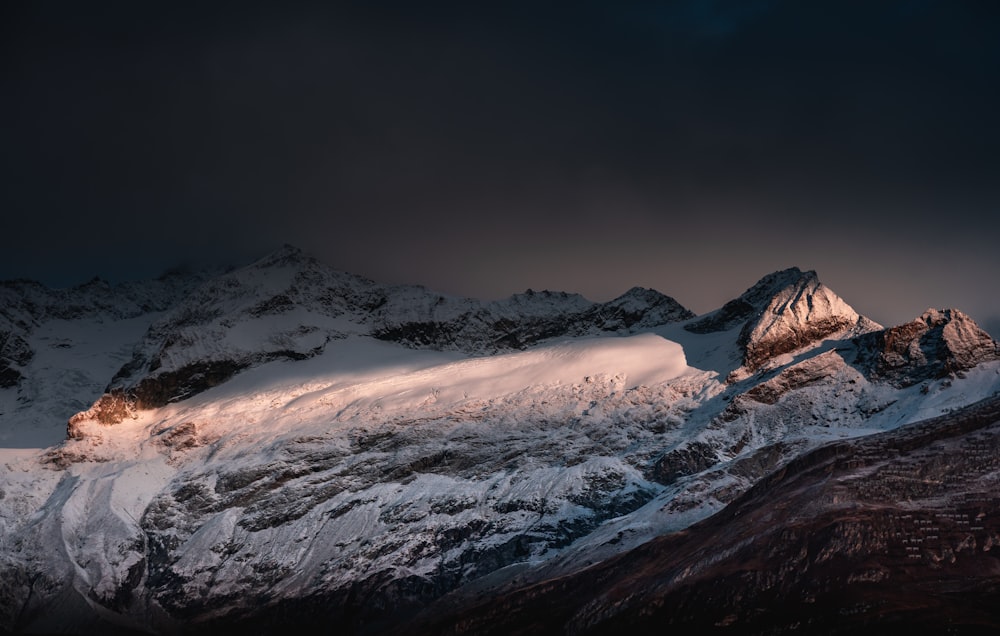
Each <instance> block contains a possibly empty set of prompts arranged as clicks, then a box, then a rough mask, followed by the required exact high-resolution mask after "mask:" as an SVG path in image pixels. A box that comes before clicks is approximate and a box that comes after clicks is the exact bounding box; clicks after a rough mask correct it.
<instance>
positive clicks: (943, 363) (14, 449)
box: [0, 247, 1000, 633]
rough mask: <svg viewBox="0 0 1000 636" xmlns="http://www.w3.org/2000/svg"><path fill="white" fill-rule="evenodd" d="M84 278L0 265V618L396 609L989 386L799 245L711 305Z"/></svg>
mask: <svg viewBox="0 0 1000 636" xmlns="http://www.w3.org/2000/svg"><path fill="white" fill-rule="evenodd" d="M89 286H92V287H94V289H92V290H88V286H82V287H80V288H75V289H74V290H69V291H53V290H46V289H44V288H42V287H40V286H38V285H33V284H29V283H12V284H7V286H6V287H4V288H3V293H4V294H6V296H5V297H4V305H3V308H4V311H3V313H2V315H0V318H2V320H3V321H4V322H3V323H2V324H3V325H4V329H5V331H4V332H3V333H4V334H6V335H4V336H3V338H4V340H3V345H2V348H0V354H2V356H3V357H2V362H3V365H5V366H2V367H0V378H2V379H4V388H0V400H2V402H0V404H2V405H3V411H2V415H0V426H2V427H3V432H2V433H0V435H2V436H3V437H0V441H6V446H0V462H2V464H0V470H2V471H3V472H2V479H3V481H2V482H0V489H2V490H0V524H2V525H0V572H2V575H0V581H2V582H0V628H3V629H7V630H10V631H20V630H27V631H35V632H50V633H69V632H77V633H79V632H83V633H94V632H103V631H107V630H109V629H116V630H125V631H128V630H132V631H136V632H157V633H177V632H200V631H206V632H208V631H211V632H216V631H219V630H224V629H226V628H230V627H232V628H234V629H241V630H244V631H245V630H247V629H250V630H251V631H253V630H256V631H258V632H260V631H263V632H269V631H277V630H278V629H280V628H281V627H282V626H283V625H288V624H290V623H289V621H291V620H292V617H294V621H292V622H293V623H294V624H295V625H297V626H299V627H301V628H302V629H304V630H309V629H320V628H321V627H322V626H324V625H329V624H330V623H329V622H330V621H337V623H336V624H338V625H340V626H342V627H343V628H344V629H345V630H348V631H354V632H378V631H380V630H382V629H386V628H390V627H399V626H401V625H405V624H406V623H407V621H409V620H410V618H411V617H414V616H416V615H417V613H418V612H419V611H420V610H421V609H422V608H424V607H425V606H426V605H427V604H428V603H431V602H434V601H436V600H438V599H448V598H457V599H459V600H458V601H456V602H457V603H459V604H461V603H462V602H464V601H463V600H462V599H467V598H471V597H474V596H476V595H479V596H483V595H485V596H487V597H489V596H490V595H492V594H494V593H497V591H498V590H509V589H511V587H512V586H517V585H519V584H526V583H530V582H533V581H543V580H547V579H550V578H552V577H557V576H562V575H567V574H570V573H572V572H575V571H577V570H579V569H580V568H582V567H586V566H587V565H589V564H592V563H596V562H600V561H603V560H606V559H609V558H612V557H615V556H616V555H620V554H624V553H627V552H628V551H630V550H632V549H634V548H636V547H637V546H640V545H643V544H645V543H646V542H648V541H650V540H652V539H654V538H655V537H658V536H661V535H664V534H669V533H671V532H675V531H678V530H682V529H684V528H687V527H689V526H691V524H694V523H697V522H700V521H701V520H703V519H705V518H706V517H709V516H710V515H712V514H713V513H715V512H717V511H719V510H721V509H722V508H724V507H725V506H726V505H727V504H729V503H730V502H733V501H734V500H736V499H737V498H738V497H740V496H741V495H742V494H743V493H746V492H747V491H748V490H750V489H751V488H753V487H754V485H755V484H758V483H761V480H762V479H764V478H765V477H767V476H768V475H769V474H770V473H771V472H772V471H774V470H775V469H778V468H780V467H781V466H785V465H787V464H788V463H789V462H790V461H793V460H794V459H795V458H798V457H802V456H804V454H805V453H808V452H810V451H812V450H813V449H816V448H817V447H820V446H822V445H824V444H827V443H834V442H838V441H841V440H844V439H853V438H860V437H863V436H866V435H869V434H871V433H877V432H880V431H887V430H894V429H897V428H899V427H902V426H905V425H907V424H910V423H913V422H916V421H919V420H922V419H925V418H928V417H932V416H935V415H939V414H941V413H942V412H943V411H948V410H951V409H955V408H960V407H964V406H966V405H968V404H971V403H973V402H975V401H976V400H979V399H981V398H982V397H985V396H988V395H991V394H992V393H993V392H995V391H997V390H998V389H1000V350H998V348H997V345H996V343H995V342H994V341H993V340H992V339H991V338H990V337H989V336H988V335H987V334H985V333H984V332H982V331H981V330H980V329H978V327H976V326H975V324H974V323H973V322H972V321H971V319H969V318H968V317H967V316H965V315H964V314H961V312H958V311H956V310H946V311H933V310H932V311H929V312H928V313H927V314H925V315H924V316H922V317H921V318H920V319H919V320H918V321H915V322H914V323H910V324H908V325H903V326H900V327H894V328H891V329H883V328H882V327H881V326H879V325H877V324H875V323H873V322H872V321H870V320H868V319H867V318H864V317H863V316H860V315H858V314H857V313H856V312H855V311H854V310H853V309H851V307H850V306H849V305H847V303H846V302H844V301H843V300H842V299H840V298H839V297H838V296H837V295H836V294H834V293H833V292H832V291H831V290H830V289H828V288H827V287H825V286H824V285H822V284H821V283H820V282H819V281H818V279H817V277H816V275H815V273H814V272H801V271H799V270H798V269H795V268H792V269H789V270H785V271H782V272H777V273H775V274H771V275H769V276H767V277H765V278H764V279H762V280H761V281H760V282H759V283H757V284H756V285H754V286H752V287H751V288H750V289H748V290H747V292H746V293H744V294H743V295H742V296H740V298H738V299H735V300H733V301H731V302H729V303H727V304H726V305H725V306H723V307H722V308H721V309H719V310H717V311H715V312H712V313H710V314H707V315H705V316H701V317H695V316H694V315H692V314H691V312H689V311H688V310H686V309H684V308H683V307H682V306H681V305H679V304H678V303H677V302H676V301H674V300H673V299H671V298H669V297H667V296H664V295H662V294H659V293H658V292H655V291H653V290H645V289H639V288H635V289H632V290H630V291H628V292H626V293H625V294H624V295H622V296H621V297H619V298H617V299H615V300H612V301H610V302H607V303H592V302H590V301H587V300H586V299H584V298H582V297H580V296H578V295H572V294H564V293H553V292H531V291H530V290H529V291H528V292H526V293H524V294H518V295H515V296H512V297H511V298H508V299H505V300H501V301H490V302H485V301H478V300H473V299H463V298H454V297H449V296H444V295H441V294H437V293H434V292H431V291H429V290H426V289H424V288H422V287H416V286H386V285H380V284H377V283H374V282H372V281H369V280H366V279H364V278H361V277H358V276H354V275H350V274H345V273H343V272H338V271H335V270H333V269H331V268H329V267H328V266H326V265H324V264H322V263H320V262H318V261H316V260H315V259H313V258H311V257H309V256H307V255H305V254H303V253H302V252H300V251H299V250H296V249H294V248H289V247H286V248H283V249H281V250H279V251H278V252H275V253H273V254H271V255H269V256H267V257H265V258H264V259H261V260H260V261H258V262H256V263H253V264H251V265H248V266H246V267H243V268H239V269H235V270H232V271H229V272H226V273H222V274H217V275H212V276H209V275H179V274H177V275H174V276H172V277H168V278H167V279H162V280H160V281H153V282H150V283H146V284H140V283H136V284H132V285H130V286H120V287H114V288H113V287H110V286H108V285H106V284H100V283H95V284H89ZM8 345H9V346H8ZM65 378H69V381H66V380H65ZM67 421H68V428H67ZM25 431H27V432H25ZM439 602H444V601H439ZM435 607H437V606H435Z"/></svg>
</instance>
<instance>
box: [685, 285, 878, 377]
mask: <svg viewBox="0 0 1000 636" xmlns="http://www.w3.org/2000/svg"><path fill="white" fill-rule="evenodd" d="M736 328H739V330H740V332H739V338H738V342H739V345H740V347H741V349H742V354H743V355H742V363H743V367H744V369H745V371H749V372H752V371H756V370H758V369H759V368H760V367H762V366H763V365H764V364H765V363H766V362H768V361H771V360H773V359H775V358H776V357H778V356H781V355H782V354H787V353H790V352H793V351H795V350H797V349H801V348H803V347H807V346H809V345H812V344H815V343H817V342H820V341H822V340H824V339H828V338H837V339H843V338H846V337H850V336H853V335H858V334H862V333H867V332H870V331H875V330H877V329H879V325H878V324H877V323H875V322H873V321H871V320H869V319H868V318H865V317H863V316H860V315H859V314H858V313H857V312H856V311H854V309H852V308H851V306H850V305H848V304H847V303H846V302H844V301H843V300H842V299H841V298H840V297H839V296H837V295H836V294H835V293H833V292H832V291H831V290H830V289H829V288H828V287H826V286H825V285H823V284H822V283H820V282H819V279H818V278H817V276H816V272H812V271H809V272H802V271H800V270H799V269H798V268H797V267H793V268H790V269H786V270H783V271H780V272H775V273H773V274H770V275H768V276H765V277H764V278H762V279H761V280H760V281H759V282H758V283H757V284H756V285H754V286H753V287H751V288H750V289H748V290H747V291H746V292H744V293H743V295H742V296H740V297H739V298H736V299H734V300H731V301H729V302H728V303H726V304H725V305H724V306H723V307H722V308H721V309H719V310H718V311H715V312H712V313H710V314H708V315H706V316H704V317H703V318H700V319H699V320H696V321H693V322H690V323H688V324H687V325H685V329H687V330H688V331H691V332H693V333H699V334H707V333H714V332H719V331H729V330H732V329H736Z"/></svg>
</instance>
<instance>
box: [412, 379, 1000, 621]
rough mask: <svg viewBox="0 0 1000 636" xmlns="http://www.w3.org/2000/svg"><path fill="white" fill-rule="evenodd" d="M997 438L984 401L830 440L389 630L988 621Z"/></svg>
mask: <svg viewBox="0 0 1000 636" xmlns="http://www.w3.org/2000/svg"><path fill="white" fill-rule="evenodd" d="M998 436H1000V399H998V398H992V399H990V400H985V401H983V402H980V403H977V404H974V405H971V406H969V407H966V408H965V409H962V410H960V411H957V412H955V413H951V414H948V415H945V416H942V417H939V418H935V419H932V420H927V421H925V422H922V423H919V424H915V425H911V426H908V427H903V428H900V429H898V430H896V431H892V432H889V433H885V434H882V435H874V436H869V437H866V438H861V439H858V440H852V441H844V442H837V443H833V444H829V445H827V446H824V447H821V448H819V449H817V450H815V451H813V452H810V453H807V454H805V455H803V456H800V457H799V458H797V459H794V460H792V461H791V462H789V463H787V464H786V465H785V466H784V467H783V468H780V469H779V470H778V471H777V472H775V473H773V474H771V475H770V476H768V477H765V478H764V479H762V480H760V481H759V482H758V483H757V485H756V486H754V487H753V488H752V489H751V490H750V491H749V492H747V493H746V494H745V495H743V496H742V497H740V498H739V499H737V500H736V501H734V502H733V503H732V505H730V506H729V507H728V508H726V509H725V510H723V511H722V512H721V513H719V514H717V515H715V516H714V517H711V518H709V519H707V520H705V521H703V522H701V523H699V524H696V525H694V526H692V527H690V528H688V529H687V530H685V531H683V532H678V533H675V534H671V535H668V536H664V537H661V538H658V539H655V540H653V541H651V542H649V543H647V544H645V545H643V546H640V547H639V548H637V549H635V550H633V551H632V552H629V553H627V554H624V555H621V556H619V557H616V558H613V559H610V560H608V561H605V562H604V563H601V564H599V565H597V566H594V567H592V568H589V569H586V570H583V571H581V572H579V573H576V574H574V575H570V576H564V577H561V578H554V579H550V580H545V581H541V582H536V583H534V584H532V585H530V586H525V587H523V588H521V589H517V590H515V591H511V592H508V593H506V594H504V595H501V596H499V597H498V598H491V599H472V598H468V599H466V600H465V604H464V605H463V604H460V603H454V604H452V606H451V607H448V606H447V605H445V604H443V603H442V604H439V605H438V606H431V607H430V608H429V609H428V610H427V611H426V612H424V614H423V621H422V622H419V623H418V624H414V623H413V622H410V623H409V624H407V625H406V626H405V628H404V629H403V630H401V631H400V633H402V631H405V632H406V633H408V634H430V633H475V634H503V633H518V634H547V633H556V632H558V633H570V634H614V633H642V634H645V633H654V632H660V631H663V630H664V629H666V630H668V631H671V632H674V633H681V634H701V633H718V634H748V635H757V634H760V635H763V634H800V633H805V634H824V635H834V634H838V635H845V634H853V633H865V634H872V633H890V632H894V631H896V630H899V629H900V628H903V629H904V630H909V631H912V632H913V633H919V634H933V633H958V634H986V633H994V632H995V631H997V630H998V629H1000V612H998V611H997V609H996V605H995V602H994V601H995V598H996V589H997V584H998V577H997V572H998V571H1000V554H998V553H997V552H998V551H997V546H998V544H1000V500H998V499H997V497H996V496H995V492H994V490H995V489H994V485H993V480H992V478H991V477H990V476H991V475H993V474H995V471H996V470H997V467H998V461H1000V460H998V459H997V456H996V454H995V453H993V452H991V450H990V449H992V448H994V447H995V444H996V441H997V438H998Z"/></svg>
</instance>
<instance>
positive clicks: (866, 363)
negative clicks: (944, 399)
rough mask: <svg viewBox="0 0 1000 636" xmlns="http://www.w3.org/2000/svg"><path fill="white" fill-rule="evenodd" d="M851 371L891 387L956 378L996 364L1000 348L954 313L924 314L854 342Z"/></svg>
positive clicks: (936, 311) (933, 311)
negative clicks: (988, 363) (855, 369)
mask: <svg viewBox="0 0 1000 636" xmlns="http://www.w3.org/2000/svg"><path fill="white" fill-rule="evenodd" d="M855 342H856V344H857V345H858V357H857V360H856V362H857V365H858V367H859V368H861V369H862V370H863V371H864V372H865V374H866V375H868V376H869V377H870V378H873V379H877V380H887V381H889V382H892V383H893V384H895V385H897V386H911V385H913V384H916V383H918V382H921V381H923V380H929V379H934V378H941V377H945V376H947V375H949V374H952V373H960V372H962V371H965V370H968V369H971V368H972V367H974V366H976V365H978V364H980V363H982V362H986V361H988V360H997V359H1000V345H998V344H997V343H996V341H995V340H993V338H992V337H991V336H990V335H989V334H988V333H986V332H985V331H983V330H982V329H981V328H980V327H979V325H978V324H976V321H975V320H973V319H972V318H971V317H969V316H968V315H967V314H965V313H963V312H961V311H959V310H957V309H928V310H927V311H925V312H924V313H923V314H921V315H920V316H919V317H918V318H917V319H916V320H913V321H911V322H908V323H906V324H903V325H899V326H896V327H891V328H889V329H884V330H882V331H877V332H875V333H869V334H865V335H863V336H861V337H859V338H857V339H856V340H855Z"/></svg>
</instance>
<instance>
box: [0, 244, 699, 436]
mask: <svg viewBox="0 0 1000 636" xmlns="http://www.w3.org/2000/svg"><path fill="white" fill-rule="evenodd" d="M692 316H693V314H692V313H691V312H690V311H688V310H687V309H685V308H684V307H682V306H681V305H680V304H679V303H677V301H675V300H674V299H672V298H670V297H668V296H665V295H663V294H660V293H659V292H656V291H654V290H651V289H643V288H639V287H636V288H633V289H631V290H629V291H628V292H626V293H625V294H623V295H622V296H620V297H618V298H616V299H614V300H612V301H609V302H607V303H592V302H590V301H588V300H586V299H585V298H583V297H582V296H580V295H579V294H568V293H565V292H550V291H541V292H535V291H532V290H528V291H527V292H525V293H523V294H515V295H513V296H511V297H510V298H507V299H504V300H498V301H479V300H475V299H469V298H457V297H451V296H445V295H442V294H437V293H435V292H432V291H429V290H427V289H425V288H423V287H420V286H412V285H411V286H406V285H398V286H385V285H379V284H377V283H375V282H373V281H370V280H368V279H365V278H362V277H360V276H355V275H352V274H347V273H344V272H339V271H336V270H334V269H332V268H330V267H328V266H327V265H324V264H323V263H321V262H319V261H318V260H316V259H315V258H313V257H311V256H309V255H307V254H305V253H303V252H302V251H301V250H299V249H298V248H295V247H292V246H285V247H283V248H281V249H279V250H277V251H276V252H274V253H272V254H269V255H268V256H266V257H265V258H263V259H260V260H259V261H257V262H255V263H253V264H251V265H248V266H247V267H244V268H241V269H237V270H233V271H231V272H228V273H226V274H224V275H221V276H218V277H216V278H213V279H211V280H209V281H207V282H205V283H204V284H202V285H200V286H199V287H198V288H197V289H195V290H194V291H192V292H191V293H190V294H188V295H187V297H186V298H185V299H184V300H182V301H181V302H180V303H178V304H177V305H176V306H174V307H173V308H172V309H171V310H170V311H169V312H168V313H167V314H166V315H165V316H164V317H163V318H161V319H160V320H158V321H157V322H156V323H154V324H153V325H152V326H151V327H150V329H149V331H148V332H147V333H146V335H145V336H144V338H143V340H142V342H140V343H139V345H138V346H137V347H136V349H135V352H134V354H133V357H132V359H131V360H130V361H129V362H128V363H127V364H125V365H124V366H123V367H122V368H121V370H120V371H119V372H118V373H117V374H116V375H115V377H114V378H113V379H112V381H111V383H110V385H109V386H108V388H107V391H106V395H105V396H104V397H102V398H101V399H100V400H99V401H98V402H97V403H96V404H95V405H94V408H92V409H89V410H88V411H85V412H83V413H80V414H78V415H76V416H74V418H73V422H71V424H70V429H71V436H75V435H80V434H82V433H81V431H82V428H81V427H80V426H79V425H80V424H81V423H82V422H83V421H85V420H87V419H95V420H96V421H98V422H101V423H103V424H112V423H115V422H116V421H121V418H123V417H125V416H126V411H127V409H125V408H123V406H122V405H124V404H128V405H130V406H129V408H135V409H140V410H141V409H147V408H156V407H158V406H162V405H164V404H166V403H169V402H173V401H177V400H180V399H184V398H186V397H190V396H193V395H195V394H197V393H199V392H201V391H204V390H205V389H208V388H211V387H212V386H215V385H217V384H219V383H221V382H223V381H225V380H227V379H229V377H231V376H232V375H234V374H235V373H238V372H240V371H242V370H244V369H248V368H251V367H254V366H258V365H260V364H264V363H267V362H270V361H272V360H276V359H303V358H308V357H311V356H314V355H317V354H318V353H321V352H322V351H323V350H324V348H325V346H326V344H327V343H328V342H330V341H332V340H338V339H342V338H345V337H348V336H351V335H371V336H374V337H375V338H379V339H381V340H387V341H392V342H397V343H400V344H403V345H405V346H408V347H413V348H431V349H440V350H457V351H462V352H465V353H471V354H488V353H498V352H505V351H513V350H520V349H524V348H526V347H529V346H532V345H535V344H538V343H540V342H542V341H545V340H549V339H552V338H559V337H571V336H585V335H598V334H607V333H615V334H622V335H625V334H631V333H635V332H637V331H641V330H644V329H649V328H652V327H655V326H659V325H662V324H667V323H670V322H677V321H680V320H685V319H688V318H691V317H692ZM0 378H2V376H0Z"/></svg>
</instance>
